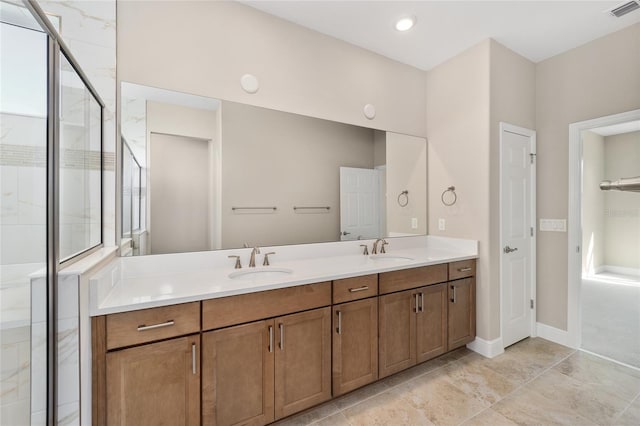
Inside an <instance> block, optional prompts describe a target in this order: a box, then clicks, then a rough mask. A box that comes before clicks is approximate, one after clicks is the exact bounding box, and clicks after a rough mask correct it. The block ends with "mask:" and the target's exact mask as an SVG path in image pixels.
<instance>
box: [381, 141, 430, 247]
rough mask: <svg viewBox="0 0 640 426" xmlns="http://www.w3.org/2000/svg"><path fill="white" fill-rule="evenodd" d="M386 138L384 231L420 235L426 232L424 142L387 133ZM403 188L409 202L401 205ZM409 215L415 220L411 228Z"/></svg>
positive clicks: (391, 234)
mask: <svg viewBox="0 0 640 426" xmlns="http://www.w3.org/2000/svg"><path fill="white" fill-rule="evenodd" d="M386 139H387V143H386V147H387V149H386V160H387V173H386V176H387V179H386V193H387V209H386V215H387V221H386V222H387V225H386V227H387V229H386V233H387V234H388V235H390V236H394V235H405V234H416V235H424V234H426V233H427V223H426V220H425V218H426V217H427V141H426V140H425V139H424V138H418V137H415V136H407V135H401V134H398V133H390V132H387V138H386ZM404 190H407V191H409V194H407V195H408V200H409V202H408V203H407V205H406V206H405V207H401V206H400V205H399V203H398V195H399V194H400V193H401V192H402V191H404ZM401 201H402V199H401ZM412 218H415V219H417V221H418V227H417V228H415V229H414V228H412V226H411V220H412Z"/></svg>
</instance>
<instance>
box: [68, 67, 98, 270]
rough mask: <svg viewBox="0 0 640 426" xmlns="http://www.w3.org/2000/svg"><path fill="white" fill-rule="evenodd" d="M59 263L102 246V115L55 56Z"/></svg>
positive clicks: (75, 75)
mask: <svg viewBox="0 0 640 426" xmlns="http://www.w3.org/2000/svg"><path fill="white" fill-rule="evenodd" d="M60 84H61V87H60V246H59V247H60V259H61V260H62V261H64V260H66V259H68V258H70V257H73V256H74V255H76V254H79V253H82V252H84V251H86V250H88V249H90V248H92V247H95V246H97V245H99V244H100V243H101V242H102V223H101V219H102V218H101V215H102V181H101V179H102V151H101V147H102V128H101V123H102V116H101V114H102V110H101V108H100V104H99V103H98V101H97V100H96V99H95V98H94V97H93V95H92V94H91V92H90V91H89V89H88V88H87V87H86V86H85V84H84V83H83V81H82V80H81V78H80V76H79V75H78V73H77V72H76V70H75V69H74V68H73V66H72V65H71V64H70V63H69V61H68V60H67V58H66V57H65V56H64V54H60Z"/></svg>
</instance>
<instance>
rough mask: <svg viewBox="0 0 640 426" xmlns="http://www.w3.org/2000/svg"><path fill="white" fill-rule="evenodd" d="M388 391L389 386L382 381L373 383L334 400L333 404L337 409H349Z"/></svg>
mask: <svg viewBox="0 0 640 426" xmlns="http://www.w3.org/2000/svg"><path fill="white" fill-rule="evenodd" d="M388 389H389V386H387V384H386V383H385V382H384V381H380V382H375V383H372V384H370V385H368V386H365V387H362V388H360V389H356V390H354V391H353V392H350V393H348V394H346V395H343V396H341V397H338V398H336V399H335V400H334V401H333V402H334V403H335V404H336V406H337V407H338V409H340V410H344V409H345V408H349V407H351V406H352V405H355V404H358V403H360V402H362V401H364V400H366V399H369V398H372V397H374V396H376V395H378V394H380V393H382V392H384V391H386V390H388Z"/></svg>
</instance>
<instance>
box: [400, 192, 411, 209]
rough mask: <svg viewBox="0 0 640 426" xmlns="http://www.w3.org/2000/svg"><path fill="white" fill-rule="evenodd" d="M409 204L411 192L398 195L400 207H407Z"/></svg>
mask: <svg viewBox="0 0 640 426" xmlns="http://www.w3.org/2000/svg"><path fill="white" fill-rule="evenodd" d="M403 196H404V197H403ZM407 204H409V191H407V190H406V189H405V190H404V191H402V192H401V193H400V194H398V205H399V206H400V207H406V206H407Z"/></svg>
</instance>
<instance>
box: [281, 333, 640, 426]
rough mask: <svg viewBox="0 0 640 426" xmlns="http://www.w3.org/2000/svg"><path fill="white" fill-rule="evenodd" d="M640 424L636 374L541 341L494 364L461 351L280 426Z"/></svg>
mask: <svg viewBox="0 0 640 426" xmlns="http://www.w3.org/2000/svg"><path fill="white" fill-rule="evenodd" d="M311 424H313V425H317V426H360V425H363V426H364V425H366V426H370V425H385V426H386V425H389V426H390V425H393V426H396V425H432V424H435V425H459V424H464V425H491V426H494V425H515V424H521V425H547V424H566V425H581V426H582V425H633V426H637V425H640V370H634V369H631V368H627V367H624V366H621V365H619V364H615V363H612V362H609V361H606V360H603V359H601V358H598V357H596V356H593V355H590V354H587V353H584V352H579V351H574V350H572V349H569V348H566V347H564V346H560V345H557V344H555V343H551V342H549V341H546V340H543V339H541V338H531V339H526V340H523V341H522V342H519V343H517V344H515V345H513V346H511V347H509V348H508V349H507V350H506V351H505V353H504V354H502V355H500V356H497V357H496V358H493V359H487V358H484V357H482V356H480V355H478V354H476V353H473V352H471V351H469V350H467V349H466V348H463V349H459V350H457V351H455V352H453V353H450V354H446V355H443V356H442V357H440V358H437V359H435V360H432V361H428V362H426V363H424V364H421V365H418V366H416V367H413V368H412V369H409V370H406V371H404V372H401V373H398V374H396V375H394V376H391V377H387V378H385V379H383V380H381V381H379V382H377V383H375V384H372V385H369V386H367V387H364V388H362V389H359V390H356V391H354V392H352V393H350V394H347V395H344V396H342V397H340V398H337V399H335V400H332V401H330V402H328V403H326V404H323V405H321V406H319V407H316V408H313V409H311V410H308V411H305V412H303V413H300V414H297V415H295V416H292V417H289V418H287V419H284V420H282V421H280V422H277V423H276V425H277V426H294V425H295V426H297V425H311Z"/></svg>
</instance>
